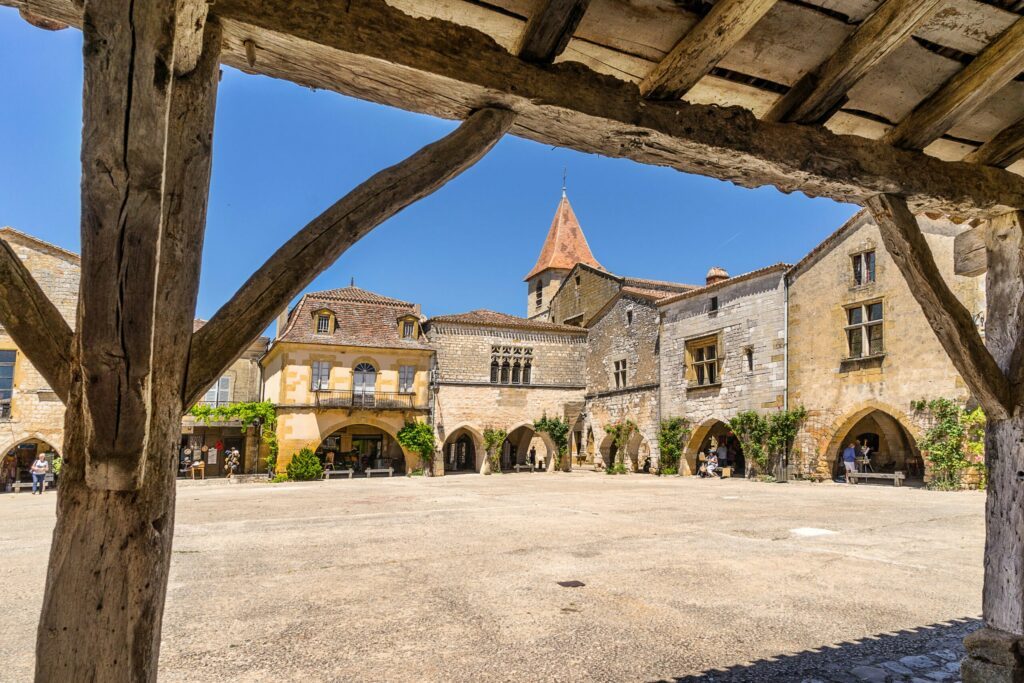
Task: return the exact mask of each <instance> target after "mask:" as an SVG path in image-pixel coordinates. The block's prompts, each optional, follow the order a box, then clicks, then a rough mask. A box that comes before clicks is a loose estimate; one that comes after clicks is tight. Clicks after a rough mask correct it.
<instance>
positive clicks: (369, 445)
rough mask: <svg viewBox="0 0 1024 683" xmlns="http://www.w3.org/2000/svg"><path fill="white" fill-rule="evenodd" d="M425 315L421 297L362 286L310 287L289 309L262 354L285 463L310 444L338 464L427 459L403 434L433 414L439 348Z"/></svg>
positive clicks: (399, 469) (409, 465)
mask: <svg viewBox="0 0 1024 683" xmlns="http://www.w3.org/2000/svg"><path fill="white" fill-rule="evenodd" d="M421 323H422V317H421V316H420V311H419V306H416V305H414V304H411V303H407V302H405V301H400V300H398V299H392V298H389V297H386V296H382V295H380V294H375V293H374V292H369V291H367V290H364V289H360V288H358V287H355V286H349V287H343V288H340V289H331V290H327V291H322V292H311V293H309V294H305V295H303V297H302V298H301V299H300V300H299V302H298V304H296V305H295V307H294V308H293V309H292V310H291V312H290V313H289V312H283V313H282V314H281V316H280V317H279V318H278V322H277V326H278V328H277V334H276V336H275V338H274V340H273V342H272V343H271V345H270V349H269V351H268V352H267V354H266V356H265V357H264V358H263V360H262V367H263V384H264V396H265V398H266V400H269V401H271V402H273V403H274V404H275V405H276V406H277V437H278V447H279V455H278V460H277V469H278V471H279V472H284V471H285V469H286V467H287V465H288V463H289V462H290V461H291V459H292V456H294V455H295V454H296V453H297V452H298V451H299V450H301V449H303V448H309V449H312V450H314V451H316V453H317V455H318V456H319V457H320V459H321V460H322V461H323V462H324V463H325V464H328V463H331V462H332V461H333V464H334V466H335V467H336V468H338V469H343V468H344V469H347V468H348V467H349V466H351V467H352V468H354V469H355V470H356V471H358V472H365V471H366V470H368V469H387V468H392V469H393V470H394V472H395V473H403V472H406V471H412V470H414V469H416V468H418V467H419V466H420V459H419V455H417V454H415V453H412V452H409V451H406V450H405V449H403V448H402V446H401V445H400V444H399V443H398V441H397V434H398V431H399V430H400V429H401V428H402V426H403V425H404V424H405V423H406V422H408V421H413V420H417V421H425V420H427V419H428V417H429V414H430V406H431V395H430V387H429V384H430V372H431V368H432V363H433V356H434V352H433V350H432V349H431V347H430V345H429V344H428V343H427V339H426V337H425V335H424V333H423V330H422V329H421Z"/></svg>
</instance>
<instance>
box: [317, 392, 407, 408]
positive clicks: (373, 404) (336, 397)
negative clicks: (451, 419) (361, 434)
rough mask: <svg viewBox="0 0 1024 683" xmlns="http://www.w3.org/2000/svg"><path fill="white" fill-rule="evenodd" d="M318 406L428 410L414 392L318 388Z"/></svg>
mask: <svg viewBox="0 0 1024 683" xmlns="http://www.w3.org/2000/svg"><path fill="white" fill-rule="evenodd" d="M313 394H314V396H316V407H317V408H368V409H373V410H426V408H427V406H425V405H419V404H417V403H416V394H414V393H401V394H396V393H391V392H383V391H334V390H330V389H318V390H315V391H314V392H313Z"/></svg>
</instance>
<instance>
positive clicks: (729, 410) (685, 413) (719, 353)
mask: <svg viewBox="0 0 1024 683" xmlns="http://www.w3.org/2000/svg"><path fill="white" fill-rule="evenodd" d="M788 268H789V266H788V265H787V264H784V263H779V264H776V265H773V266H768V267H766V268H762V269H760V270H755V271H752V272H750V273H745V274H743V275H737V276H736V277H729V275H728V273H726V272H725V271H724V270H722V269H721V268H712V269H711V270H710V271H708V275H707V281H706V282H707V284H706V285H705V286H704V287H701V288H699V289H694V290H691V291H689V292H685V293H683V294H678V295H676V296H672V297H668V298H665V299H662V300H661V301H659V302H658V308H659V310H660V313H661V354H660V358H661V393H660V406H661V418H662V419H668V418H671V417H685V418H686V419H688V420H689V421H690V424H691V427H692V429H693V431H692V433H691V435H690V439H689V442H688V443H687V444H686V447H685V449H684V452H683V455H684V457H683V459H682V460H681V462H680V473H682V474H692V473H695V472H696V460H697V454H698V452H699V451H700V450H701V449H702V448H705V447H707V446H709V445H712V444H713V445H715V446H716V447H717V446H718V445H720V444H721V443H726V444H727V447H728V448H729V449H730V450H732V451H734V457H735V463H734V470H735V471H736V472H737V474H742V473H745V471H746V469H747V466H748V465H749V464H750V463H747V462H746V461H745V459H744V458H743V454H742V449H740V448H739V444H738V442H737V440H736V439H735V437H734V436H733V435H732V433H731V431H730V430H729V428H728V420H729V419H730V418H732V417H734V416H735V415H736V414H737V413H740V412H742V411H745V410H756V411H758V412H761V413H763V412H766V411H770V410H778V409H780V408H783V407H784V405H785V393H786V282H785V274H786V271H787V269H788Z"/></svg>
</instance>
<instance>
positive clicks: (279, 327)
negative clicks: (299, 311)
mask: <svg viewBox="0 0 1024 683" xmlns="http://www.w3.org/2000/svg"><path fill="white" fill-rule="evenodd" d="M286 327H288V307H287V306H285V307H284V310H283V311H281V312H280V313H278V315H277V324H276V325H275V328H274V339H280V338H281V335H282V334H284V328H286Z"/></svg>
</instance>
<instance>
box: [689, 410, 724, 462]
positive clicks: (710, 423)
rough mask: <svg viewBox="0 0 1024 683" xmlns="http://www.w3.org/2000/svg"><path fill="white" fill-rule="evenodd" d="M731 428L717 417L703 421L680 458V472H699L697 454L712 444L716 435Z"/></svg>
mask: <svg viewBox="0 0 1024 683" xmlns="http://www.w3.org/2000/svg"><path fill="white" fill-rule="evenodd" d="M728 430H729V423H728V422H727V421H726V420H720V419H718V418H716V417H712V418H708V419H707V420H704V421H703V422H701V423H700V424H699V425H698V426H697V427H696V428H695V429H694V430H693V432H692V433H691V434H690V439H689V441H687V442H686V448H685V449H684V450H683V457H681V458H680V459H679V468H680V469H679V474H681V475H688V474H697V456H698V455H699V454H700V452H701V451H702V450H703V449H705V448H707V447H709V446H711V445H712V442H713V441H714V439H715V437H717V436H718V435H719V434H723V433H724V432H726V431H728Z"/></svg>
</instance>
